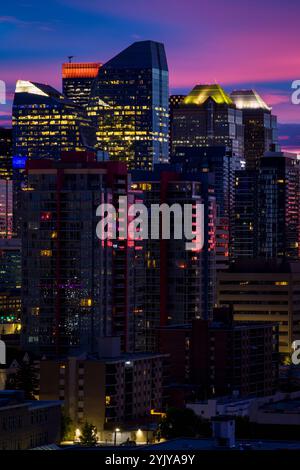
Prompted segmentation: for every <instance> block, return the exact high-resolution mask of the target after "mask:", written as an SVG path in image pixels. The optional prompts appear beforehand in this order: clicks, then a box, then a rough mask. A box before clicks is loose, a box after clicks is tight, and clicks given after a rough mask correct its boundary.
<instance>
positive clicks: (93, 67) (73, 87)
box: [62, 62, 102, 108]
mask: <svg viewBox="0 0 300 470" xmlns="http://www.w3.org/2000/svg"><path fill="white" fill-rule="evenodd" d="M101 65H102V64H101V63H100V62H68V63H64V64H62V91H63V94H64V95H65V96H66V97H67V98H68V99H69V100H71V101H73V103H76V104H78V105H79V106H82V107H83V108H85V107H86V106H87V105H88V103H89V99H90V94H91V89H92V85H93V82H94V80H95V78H96V77H97V74H98V72H99V68H100V67H101Z"/></svg>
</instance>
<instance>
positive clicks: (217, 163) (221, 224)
mask: <svg viewBox="0 0 300 470" xmlns="http://www.w3.org/2000/svg"><path fill="white" fill-rule="evenodd" d="M171 162H172V163H174V164H175V165H176V164H177V165H178V168H182V170H183V171H184V172H185V173H187V174H190V175H191V177H192V175H197V174H201V173H202V174H203V173H209V174H211V175H212V180H213V186H214V194H215V197H216V206H217V214H216V267H217V270H220V269H226V267H227V266H228V263H229V259H230V257H231V256H232V247H233V240H234V233H233V228H234V215H235V209H234V184H235V176H234V175H235V172H236V171H237V170H239V169H240V168H241V164H240V159H239V157H238V156H236V155H233V152H232V150H229V149H228V148H227V147H221V146H219V147H202V148H201V147H176V149H175V153H174V156H173V157H172V159H171Z"/></svg>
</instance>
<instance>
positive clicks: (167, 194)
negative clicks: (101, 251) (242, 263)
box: [132, 165, 216, 351]
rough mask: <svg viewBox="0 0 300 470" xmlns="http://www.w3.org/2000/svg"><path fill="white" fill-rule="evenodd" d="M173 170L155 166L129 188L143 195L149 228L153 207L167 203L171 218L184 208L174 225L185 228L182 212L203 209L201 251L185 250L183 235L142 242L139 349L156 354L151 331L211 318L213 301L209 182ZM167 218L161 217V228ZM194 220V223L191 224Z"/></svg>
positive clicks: (213, 204)
mask: <svg viewBox="0 0 300 470" xmlns="http://www.w3.org/2000/svg"><path fill="white" fill-rule="evenodd" d="M206 176H207V175H205V174H204V177H203V178H201V177H197V176H196V175H195V176H194V175H193V176H191V175H188V174H186V173H184V172H183V171H182V172H180V171H178V168H177V170H176V168H175V165H158V166H157V167H156V168H155V171H153V172H145V171H135V172H133V173H132V188H135V189H140V190H142V191H143V203H144V204H145V206H146V207H147V208H148V215H149V229H150V226H151V221H150V215H151V207H153V206H154V205H157V206H160V207H161V210H162V211H163V210H164V209H163V205H164V204H167V205H168V207H169V208H170V214H171V213H172V210H173V209H172V206H173V204H177V205H179V208H181V209H182V211H181V214H180V215H179V216H178V215H174V219H175V217H177V219H176V220H177V223H178V224H180V223H181V224H182V225H181V226H182V227H183V214H184V211H183V207H184V205H185V204H190V205H191V206H192V207H193V209H192V210H193V214H194V216H195V214H196V207H197V205H200V204H203V207H204V214H203V225H204V227H202V229H203V233H204V236H203V247H202V248H201V249H199V250H198V249H193V250H187V249H186V239H185V237H184V236H182V237H181V238H177V239H176V238H175V235H174V233H175V232H174V223H173V222H172V223H171V227H172V230H173V233H172V232H171V231H170V238H169V239H164V238H162V236H161V235H160V238H159V239H154V238H151V237H149V239H147V240H144V255H145V280H144V285H145V290H144V311H143V316H142V324H140V328H141V334H140V335H139V338H140V339H141V340H143V341H144V344H140V345H139V348H141V349H142V350H145V349H146V350H149V351H153V350H156V336H155V329H156V328H157V327H159V326H163V325H167V324H177V323H188V322H190V321H191V320H192V319H193V318H195V317H199V318H200V317H204V318H209V317H210V316H211V313H212V309H213V306H214V302H215V276H216V260H215V243H216V233H215V229H216V201H215V197H214V194H213V189H212V188H211V187H210V184H209V181H208V180H207V178H206ZM170 214H168V210H167V213H163V212H162V215H161V221H162V224H163V223H164V222H163V221H164V219H165V218H166V217H168V216H169V217H171V218H172V214H171V215H170ZM193 220H195V219H193Z"/></svg>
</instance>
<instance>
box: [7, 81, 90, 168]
mask: <svg viewBox="0 0 300 470" xmlns="http://www.w3.org/2000/svg"><path fill="white" fill-rule="evenodd" d="M95 143H96V141H95V136H94V135H93V129H92V128H91V126H90V120H89V119H88V118H87V116H86V115H85V113H84V111H83V110H82V109H81V108H80V106H78V105H76V104H74V103H73V102H72V101H70V100H68V99H67V98H66V97H65V96H64V95H62V94H61V93H60V92H58V91H57V90H55V89H54V88H52V87H51V86H49V85H44V84H41V83H35V82H28V81H23V80H18V82H17V85H16V91H15V96H14V102H13V155H14V156H15V157H16V158H18V159H20V161H17V162H16V163H17V164H18V165H21V163H22V162H21V159H27V158H28V159H32V158H54V159H59V158H60V154H61V152H62V151H74V150H84V149H86V148H93V147H94V146H95Z"/></svg>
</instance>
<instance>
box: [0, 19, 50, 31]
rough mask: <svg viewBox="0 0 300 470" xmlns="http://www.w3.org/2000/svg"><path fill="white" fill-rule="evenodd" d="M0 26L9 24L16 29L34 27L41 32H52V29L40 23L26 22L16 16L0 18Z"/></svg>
mask: <svg viewBox="0 0 300 470" xmlns="http://www.w3.org/2000/svg"><path fill="white" fill-rule="evenodd" d="M0 24H9V25H13V26H17V27H21V28H24V27H32V26H33V27H36V28H38V29H40V30H43V31H53V30H54V29H53V27H52V26H50V25H49V24H48V23H43V22H42V21H27V20H22V19H20V18H17V17H16V16H0Z"/></svg>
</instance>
